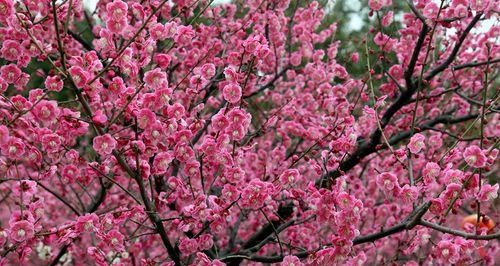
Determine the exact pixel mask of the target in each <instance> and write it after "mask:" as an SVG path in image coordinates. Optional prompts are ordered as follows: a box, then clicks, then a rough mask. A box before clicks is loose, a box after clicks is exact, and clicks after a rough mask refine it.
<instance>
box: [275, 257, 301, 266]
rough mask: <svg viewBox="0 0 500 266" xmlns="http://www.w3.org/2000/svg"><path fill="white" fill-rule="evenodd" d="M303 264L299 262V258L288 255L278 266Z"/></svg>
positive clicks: (298, 265) (299, 265)
mask: <svg viewBox="0 0 500 266" xmlns="http://www.w3.org/2000/svg"><path fill="white" fill-rule="evenodd" d="M303 265H304V263H302V262H301V261H300V259H299V258H297V257H296V256H293V255H288V256H285V257H284V258H283V261H282V262H281V264H280V266H303Z"/></svg>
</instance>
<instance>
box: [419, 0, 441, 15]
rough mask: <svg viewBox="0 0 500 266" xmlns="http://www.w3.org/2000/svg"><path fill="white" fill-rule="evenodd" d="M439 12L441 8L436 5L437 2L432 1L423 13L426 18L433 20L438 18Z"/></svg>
mask: <svg viewBox="0 0 500 266" xmlns="http://www.w3.org/2000/svg"><path fill="white" fill-rule="evenodd" d="M438 11H439V6H438V5H437V4H436V2H433V1H430V2H429V3H428V4H427V5H425V7H424V11H423V12H422V13H423V15H424V16H425V17H426V18H429V19H433V18H435V17H436V16H437V13H438Z"/></svg>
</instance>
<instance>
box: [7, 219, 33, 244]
mask: <svg viewBox="0 0 500 266" xmlns="http://www.w3.org/2000/svg"><path fill="white" fill-rule="evenodd" d="M9 231H10V234H9V237H10V239H11V240H12V241H14V242H23V241H26V240H29V239H31V238H33V237H34V236H35V229H34V227H33V224H32V223H30V222H28V221H25V220H22V221H18V222H15V223H13V224H12V225H11V226H10V229H9Z"/></svg>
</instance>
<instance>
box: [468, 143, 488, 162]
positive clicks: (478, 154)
mask: <svg viewBox="0 0 500 266" xmlns="http://www.w3.org/2000/svg"><path fill="white" fill-rule="evenodd" d="M463 156H464V159H465V161H466V162H467V164H468V165H469V166H471V167H474V168H483V167H485V166H486V161H487V160H488V158H487V157H486V155H484V152H483V151H482V150H481V148H479V147H478V146H476V145H472V146H469V147H467V148H466V149H465V151H464V152H463Z"/></svg>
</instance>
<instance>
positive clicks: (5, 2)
mask: <svg viewBox="0 0 500 266" xmlns="http://www.w3.org/2000/svg"><path fill="white" fill-rule="evenodd" d="M13 13H14V2H13V1H12V0H0V19H1V20H2V21H5V19H7V18H8V17H10V16H11V15H12V14H13Z"/></svg>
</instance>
